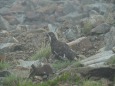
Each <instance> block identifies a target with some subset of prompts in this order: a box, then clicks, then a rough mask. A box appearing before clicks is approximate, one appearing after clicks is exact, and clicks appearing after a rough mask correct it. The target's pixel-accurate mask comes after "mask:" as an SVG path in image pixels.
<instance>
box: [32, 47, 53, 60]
mask: <svg viewBox="0 0 115 86" xmlns="http://www.w3.org/2000/svg"><path fill="white" fill-rule="evenodd" d="M50 55H51V48H50V46H47V47H42V48H41V49H40V50H39V51H37V53H36V54H34V55H33V56H32V57H31V59H32V60H37V59H41V58H48V57H49V56H50Z"/></svg>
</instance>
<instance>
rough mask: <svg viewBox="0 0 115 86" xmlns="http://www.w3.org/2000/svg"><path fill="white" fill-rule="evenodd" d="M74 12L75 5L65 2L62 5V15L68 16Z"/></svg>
mask: <svg viewBox="0 0 115 86" xmlns="http://www.w3.org/2000/svg"><path fill="white" fill-rule="evenodd" d="M75 10H76V8H75V5H74V4H73V3H72V2H71V1H67V2H65V4H64V13H65V14H68V13H71V12H74V11H75Z"/></svg>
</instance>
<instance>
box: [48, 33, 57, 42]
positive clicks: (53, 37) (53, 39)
mask: <svg viewBox="0 0 115 86" xmlns="http://www.w3.org/2000/svg"><path fill="white" fill-rule="evenodd" d="M47 36H48V37H49V39H50V41H56V40H57V38H56V36H55V34H54V33H53V32H48V33H47Z"/></svg>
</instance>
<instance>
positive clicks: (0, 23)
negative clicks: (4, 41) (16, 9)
mask: <svg viewBox="0 0 115 86" xmlns="http://www.w3.org/2000/svg"><path fill="white" fill-rule="evenodd" d="M9 29H10V25H9V23H8V21H7V20H5V19H4V18H3V17H2V16H0V30H9Z"/></svg>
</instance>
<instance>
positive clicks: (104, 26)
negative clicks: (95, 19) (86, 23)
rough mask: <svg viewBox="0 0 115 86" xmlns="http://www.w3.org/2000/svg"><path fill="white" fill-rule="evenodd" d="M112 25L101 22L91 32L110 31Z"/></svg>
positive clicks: (101, 32) (102, 32)
mask: <svg viewBox="0 0 115 86" xmlns="http://www.w3.org/2000/svg"><path fill="white" fill-rule="evenodd" d="M110 27H111V26H110V25H108V24H106V23H103V24H100V25H98V26H97V27H95V28H93V29H92V30H91V33H92V34H105V33H107V32H109V30H110Z"/></svg>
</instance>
